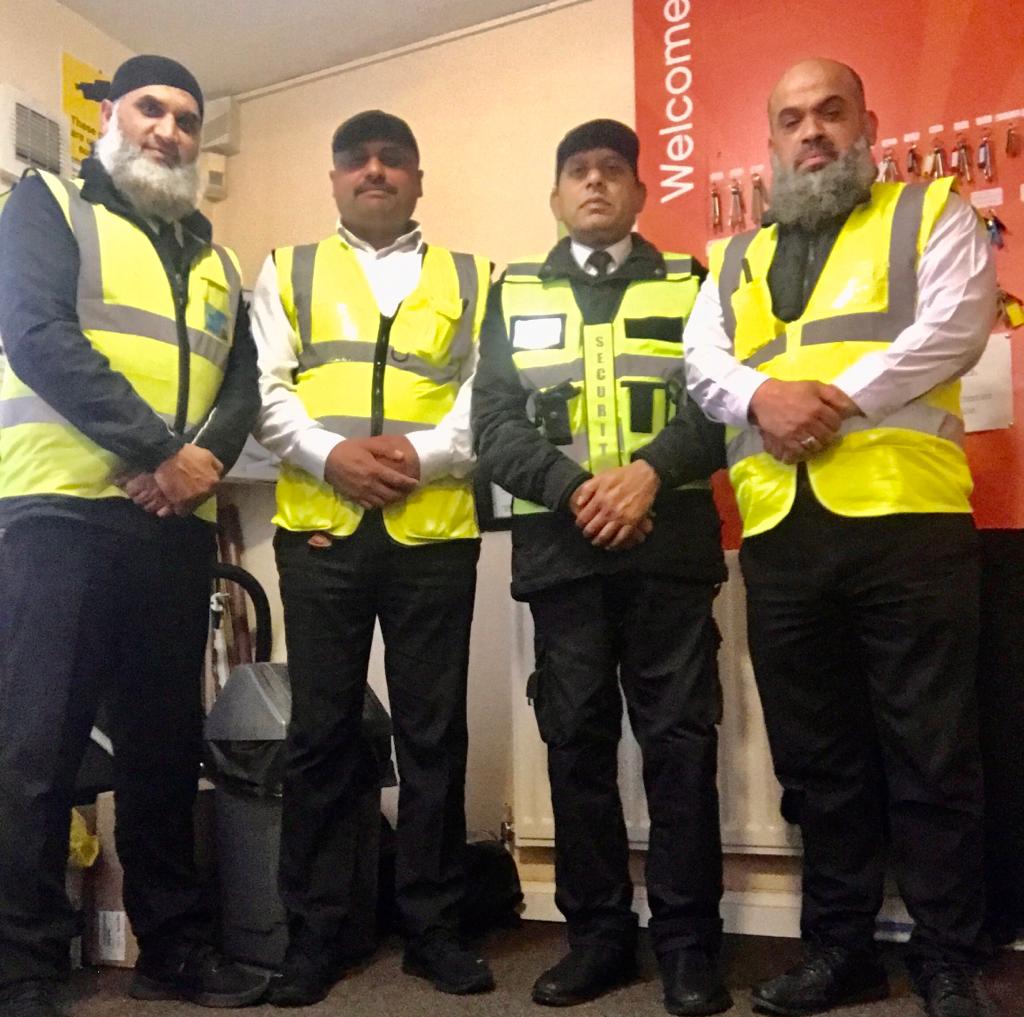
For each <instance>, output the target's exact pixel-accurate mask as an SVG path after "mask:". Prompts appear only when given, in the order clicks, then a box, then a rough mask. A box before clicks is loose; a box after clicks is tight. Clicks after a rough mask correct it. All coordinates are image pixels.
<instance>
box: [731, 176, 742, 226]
mask: <svg viewBox="0 0 1024 1017" xmlns="http://www.w3.org/2000/svg"><path fill="white" fill-rule="evenodd" d="M743 220H744V211H743V192H742V191H741V190H740V182H739V181H738V180H733V182H732V183H731V184H730V185H729V229H730V230H732V231H733V233H735V232H736V231H737V230H740V229H743Z"/></svg>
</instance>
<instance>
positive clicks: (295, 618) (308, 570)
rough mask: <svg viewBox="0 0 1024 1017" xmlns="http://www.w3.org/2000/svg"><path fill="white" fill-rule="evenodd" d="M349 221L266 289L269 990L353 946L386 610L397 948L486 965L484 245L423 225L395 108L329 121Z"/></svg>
mask: <svg viewBox="0 0 1024 1017" xmlns="http://www.w3.org/2000/svg"><path fill="white" fill-rule="evenodd" d="M332 152H333V156H334V168H333V169H332V171H331V174H330V176H331V181H332V183H333V187H334V198H335V201H336V203H337V206H338V211H339V214H340V221H339V225H338V229H337V231H336V233H334V234H332V235H331V236H330V237H328V238H326V239H325V240H322V241H320V242H319V243H318V244H310V245H306V246H301V247H289V248H278V249H277V250H276V251H275V252H274V253H273V255H272V256H271V257H270V258H268V260H267V262H266V264H265V265H264V268H263V270H262V272H261V273H260V277H259V280H258V282H257V285H256V290H255V294H254V313H253V329H254V333H255V335H256V340H257V345H258V347H259V356H260V368H261V374H262V378H261V390H262V397H263V408H262V411H261V415H260V421H259V424H258V427H257V431H256V434H257V437H258V438H259V440H260V441H261V442H262V443H263V444H264V445H265V446H266V447H267V448H269V449H270V450H271V451H273V452H275V453H277V455H279V456H280V457H281V459H282V466H281V475H280V479H279V480H278V485H277V515H276V516H275V520H274V521H275V523H276V524H277V526H278V533H277V537H276V540H275V547H276V552H277V562H278V569H279V572H280V577H281V595H282V600H283V602H284V612H285V629H286V634H287V641H288V660H289V670H290V674H291V684H292V718H291V725H290V727H289V731H288V746H287V772H286V776H285V785H284V815H283V823H282V843H281V867H280V885H281V892H282V897H283V900H284V902H285V906H286V908H287V910H288V915H289V931H290V944H289V948H288V953H287V956H286V958H285V964H284V969H283V972H282V974H281V977H280V978H279V979H277V980H276V981H275V982H274V983H272V987H271V991H270V996H269V998H270V1000H271V1002H274V1003H276V1004H278V1005H280V1006H300V1005H307V1004H310V1003H314V1002H316V1001H318V1000H319V999H322V998H323V997H324V996H325V995H326V994H327V992H328V991H329V989H330V986H331V984H332V983H333V982H334V981H335V979H336V978H337V977H338V974H339V972H340V970H341V966H342V963H343V961H344V958H342V957H340V956H339V955H338V946H337V943H338V936H339V933H340V932H341V930H342V929H343V927H344V923H345V921H346V918H347V916H348V907H349V894H350V887H351V883H352V872H353V866H354V865H355V859H354V857H352V854H351V847H350V838H349V837H348V835H347V832H346V831H347V827H348V826H349V824H350V823H351V822H352V818H351V817H352V814H353V812H354V810H355V807H356V805H357V803H358V801H359V797H360V789H361V787H362V786H363V785H362V784H361V781H362V780H363V779H364V775H363V774H361V765H362V764H361V761H362V759H363V756H364V752H363V749H362V746H361V742H360V719H361V715H362V704H363V695H364V690H365V686H366V670H367V663H368V659H369V653H370V645H371V641H372V638H373V631H374V624H375V622H376V621H379V622H380V626H381V631H382V633H383V636H384V646H385V670H386V676H387V683H388V694H389V698H390V704H391V712H392V719H393V722H394V731H395V745H396V750H397V755H398V769H399V774H400V779H401V786H400V791H399V806H398V833H397V835H398V857H397V888H396V892H397V902H398V908H399V911H400V913H401V917H402V921H403V924H404V931H405V933H406V936H407V937H408V945H407V948H406V954H405V963H404V970H406V971H407V972H409V973H412V974H417V975H420V976H422V977H425V978H428V979H429V980H431V981H432V982H433V984H434V985H435V986H436V987H437V988H438V989H441V990H442V991H445V992H450V993H458V994H462V993H470V992H481V991H485V990H487V989H490V988H492V987H493V978H492V976H491V973H490V971H489V969H488V967H487V965H486V964H485V962H484V961H483V960H481V959H480V958H478V957H476V956H475V955H473V954H471V953H469V952H468V951H465V950H463V949H462V948H461V946H460V944H459V942H458V939H457V936H458V912H459V903H460V900H461V896H462V891H463V871H462V864H461V858H462V852H463V849H464V846H465V809H464V782H465V766H466V748H467V733H466V671H467V665H468V653H469V630H470V623H471V620H472V615H473V595H474V590H475V581H476V561H477V557H478V555H479V534H478V531H477V526H476V520H475V513H474V506H473V496H472V488H471V484H470V481H469V479H468V475H469V473H470V472H471V469H472V465H473V455H472V442H471V437H470V431H469V400H470V390H469V388H468V386H464V382H466V381H467V379H468V378H469V377H470V375H471V374H472V372H473V368H474V366H475V362H476V342H477V335H478V332H479V327H480V322H481V320H482V317H483V309H484V296H485V292H486V287H487V283H488V278H489V275H490V266H489V264H488V262H487V261H485V260H484V259H482V258H478V257H474V256H471V255H466V254H452V253H451V252H449V251H446V250H444V249H443V248H440V247H433V246H428V245H427V244H425V243H424V242H423V239H422V237H421V235H420V230H419V227H418V226H417V224H416V223H415V222H413V221H412V219H411V216H412V213H413V210H414V209H415V206H416V201H417V199H418V198H419V197H420V195H421V194H422V171H421V170H420V168H419V150H418V147H417V144H416V140H415V138H414V137H413V134H412V132H411V130H410V129H409V126H408V125H407V124H406V123H405V122H404V121H403V120H400V119H399V118H398V117H395V116H392V115H390V114H387V113H383V112H381V111H380V110H369V111H367V112H364V113H360V114H358V115H356V116H354V117H352V118H351V119H349V120H347V121H346V122H345V123H343V124H342V125H341V126H340V127H339V128H338V130H337V131H336V132H335V134H334V138H333V142H332Z"/></svg>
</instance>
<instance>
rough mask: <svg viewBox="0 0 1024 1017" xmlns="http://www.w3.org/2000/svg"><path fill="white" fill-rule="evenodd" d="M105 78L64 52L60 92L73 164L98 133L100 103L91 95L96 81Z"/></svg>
mask: <svg viewBox="0 0 1024 1017" xmlns="http://www.w3.org/2000/svg"><path fill="white" fill-rule="evenodd" d="M104 80H106V79H105V78H104V76H103V71H101V70H100V69H99V68H98V67H93V66H92V64H87V63H85V62H84V61H83V60H79V59H78V58H77V57H73V56H72V55H71V54H70V53H65V54H64V56H63V63H62V88H61V93H62V95H63V103H64V112H65V113H66V114H67V118H68V125H69V130H70V132H71V136H70V138H69V145H68V151H69V153H70V154H71V161H72V162H73V163H74V164H75V166H76V167H77V166H78V165H79V164H80V163H81V161H82V160H83V159H84V158H85V157H86V156H87V155H88V154H89V152H90V150H91V148H92V143H93V142H94V141H95V140H96V139H97V138H98V137H99V135H100V103H99V100H98V99H96V98H90V96H95V95H96V94H97V90H96V84H97V82H99V81H104Z"/></svg>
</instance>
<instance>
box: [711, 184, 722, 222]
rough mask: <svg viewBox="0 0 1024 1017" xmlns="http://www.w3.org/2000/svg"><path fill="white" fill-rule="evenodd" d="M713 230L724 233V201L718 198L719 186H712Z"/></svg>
mask: <svg viewBox="0 0 1024 1017" xmlns="http://www.w3.org/2000/svg"><path fill="white" fill-rule="evenodd" d="M711 229H712V230H713V231H714V232H715V233H721V232H722V199H721V198H720V197H719V196H718V184H712V185H711Z"/></svg>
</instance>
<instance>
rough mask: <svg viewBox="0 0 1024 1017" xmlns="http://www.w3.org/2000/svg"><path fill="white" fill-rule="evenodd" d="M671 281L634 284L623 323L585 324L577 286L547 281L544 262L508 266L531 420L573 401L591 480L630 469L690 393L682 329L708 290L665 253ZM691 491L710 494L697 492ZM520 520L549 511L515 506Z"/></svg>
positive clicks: (622, 307) (572, 429) (572, 428)
mask: <svg viewBox="0 0 1024 1017" xmlns="http://www.w3.org/2000/svg"><path fill="white" fill-rule="evenodd" d="M664 260H665V274H664V275H663V276H661V277H659V278H654V279H640V280H635V281H633V282H631V283H630V284H629V286H628V287H627V288H626V292H625V294H624V295H623V298H622V302H621V303H620V304H619V308H618V311H617V312H616V314H615V318H614V319H613V320H612V321H610V322H607V323H606V324H601V325H585V324H584V323H583V315H582V313H581V312H580V309H579V307H578V306H577V304H576V299H575V297H574V296H573V292H572V285H571V283H570V282H569V280H568V279H564V278H558V279H544V278H542V277H541V276H540V274H539V273H540V270H541V267H542V265H543V262H544V259H543V257H540V258H537V259H535V260H528V261H522V262H516V263H513V264H511V265H509V266H508V269H507V270H506V272H505V282H504V285H503V287H502V292H501V299H502V308H503V310H504V315H505V327H506V329H507V333H508V337H509V343H510V345H511V347H512V360H513V361H514V363H515V365H516V368H517V370H518V371H519V376H520V379H521V381H522V383H523V385H524V386H525V387H526V388H527V389H528V390H529V391H530V397H529V399H528V401H527V412H528V413H529V414H531V416H536V411H537V401H538V399H540V400H541V401H542V402H543V400H544V399H545V397H550V394H551V393H554V392H556V391H558V392H560V393H562V394H563V396H564V397H565V398H566V408H567V410H568V424H569V428H568V430H569V434H567V435H566V436H565V439H566V440H568V439H569V437H570V436H571V444H565V445H563V446H562V451H563V452H564V453H565V454H566V455H567V456H569V458H571V459H572V460H574V461H575V462H577V463H579V464H580V465H581V466H582V467H583V468H584V469H585V470H589V471H590V472H591V473H600V472H601V471H602V470H607V469H610V468H612V467H615V466H623V465H625V464H627V463H629V462H630V459H631V456H632V454H633V453H634V452H635V451H637V449H639V448H641V447H642V446H644V445H646V444H648V443H649V442H650V441H651V440H652V439H653V438H654V436H655V435H656V434H658V432H659V431H661V429H662V428H663V427H664V426H665V425H666V424H667V423H668V421H669V420H671V419H672V417H674V416H675V414H676V408H677V405H678V399H679V397H680V396H681V394H682V393H683V392H685V387H686V382H685V372H684V367H683V348H682V337H683V326H684V325H685V323H686V319H687V317H689V314H690V311H691V310H692V308H693V303H694V300H695V299H696V297H697V291H698V289H699V286H700V282H699V280H698V278H697V276H696V275H694V274H693V260H692V259H691V258H690V257H689V256H688V255H685V254H665V255H664ZM687 486H706V484H695V485H687ZM512 511H513V513H514V514H519V515H525V514H530V513H534V512H544V511H547V510H546V509H545V508H543V507H542V506H540V505H536V504H535V503H533V502H529V501H524V500H522V499H518V498H517V499H515V500H514V501H513V505H512Z"/></svg>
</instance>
